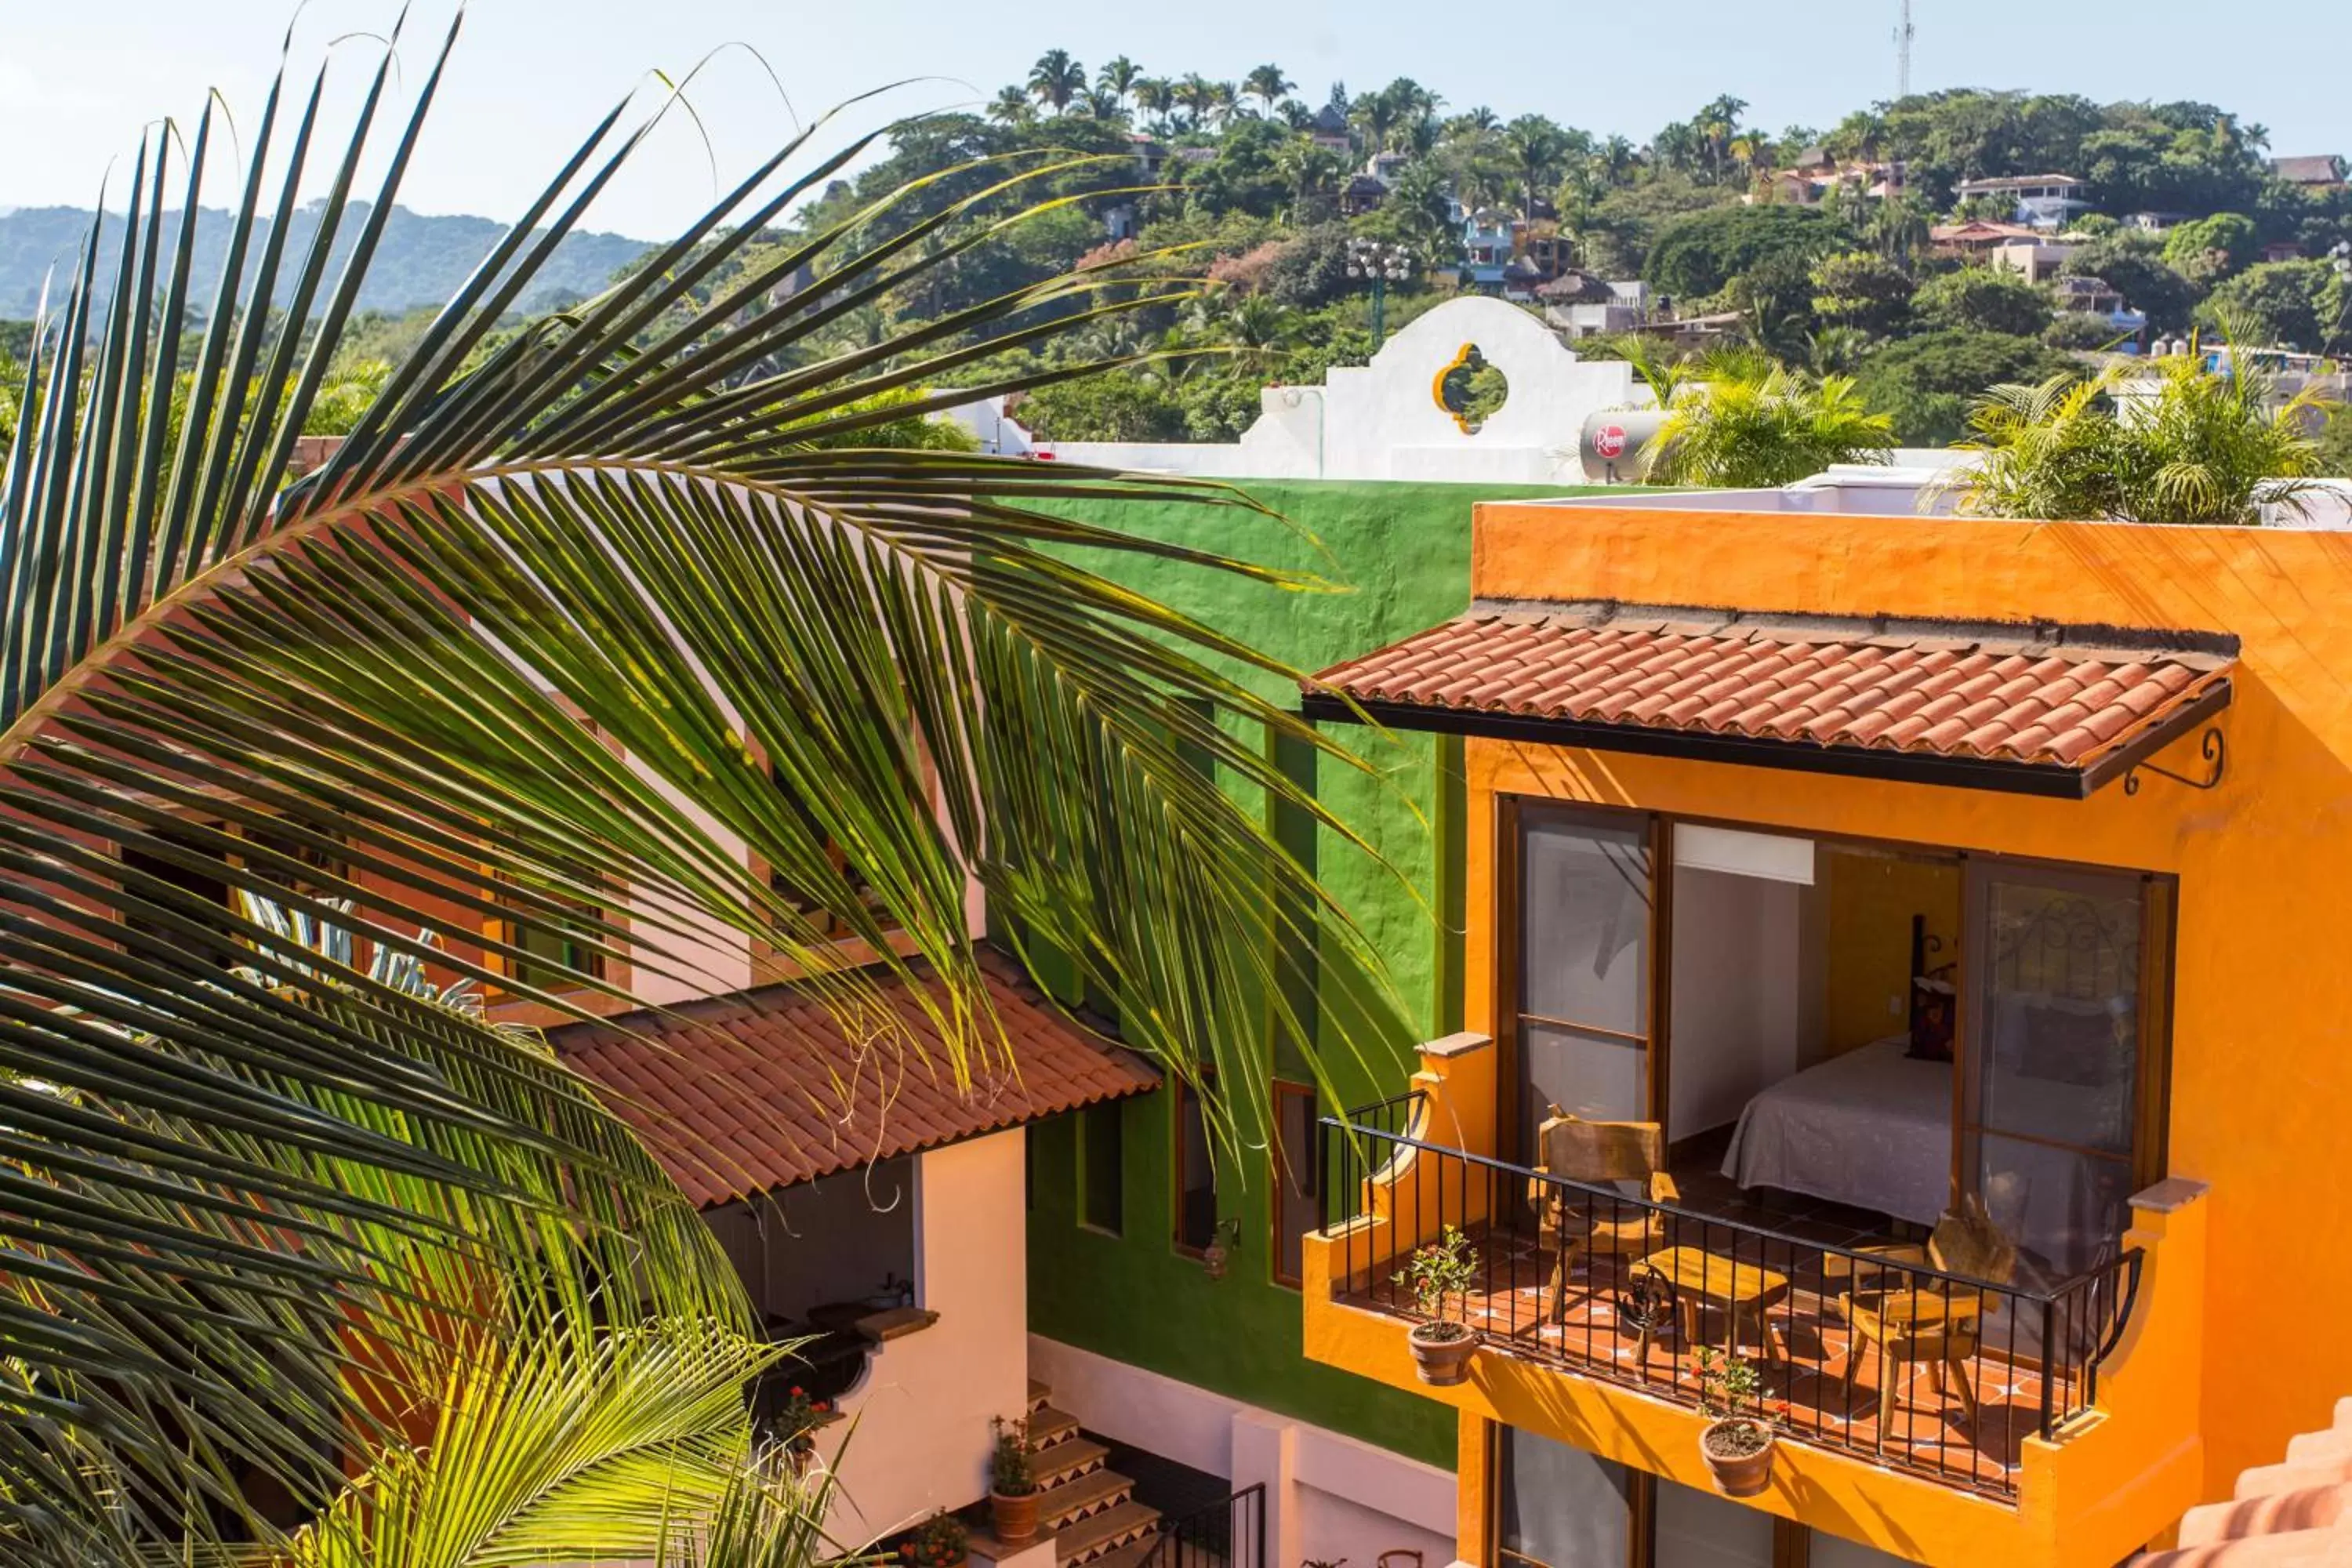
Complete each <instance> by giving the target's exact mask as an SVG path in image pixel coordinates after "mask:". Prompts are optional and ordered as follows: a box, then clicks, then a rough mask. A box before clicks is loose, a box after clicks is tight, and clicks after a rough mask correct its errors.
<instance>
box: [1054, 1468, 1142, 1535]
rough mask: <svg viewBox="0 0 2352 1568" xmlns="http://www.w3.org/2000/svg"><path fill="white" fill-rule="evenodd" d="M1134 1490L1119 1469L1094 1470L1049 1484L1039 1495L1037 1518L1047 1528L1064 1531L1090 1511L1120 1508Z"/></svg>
mask: <svg viewBox="0 0 2352 1568" xmlns="http://www.w3.org/2000/svg"><path fill="white" fill-rule="evenodd" d="M1134 1490H1135V1483H1134V1482H1133V1481H1131V1480H1129V1479H1127V1478H1126V1477H1125V1476H1122V1475H1120V1474H1119V1473H1118V1471H1117V1470H1095V1471H1093V1472H1091V1473H1089V1474H1087V1475H1083V1476H1078V1477H1076V1478H1075V1479H1071V1480H1066V1481H1064V1482H1063V1483H1062V1484H1061V1485H1060V1486H1058V1487H1049V1488H1047V1489H1045V1491H1042V1492H1040V1493H1038V1494H1037V1521H1038V1524H1039V1525H1040V1527H1041V1528H1043V1529H1045V1530H1061V1529H1063V1528H1065V1527H1066V1526H1068V1525H1070V1524H1073V1523H1076V1521H1079V1520H1081V1519H1084V1518H1085V1517H1086V1516H1087V1515H1088V1514H1090V1513H1100V1512H1101V1511H1102V1510H1105V1509H1107V1508H1117V1507H1118V1505H1119V1504H1120V1503H1123V1502H1125V1501H1126V1500H1128V1498H1129V1495H1130V1494H1132V1493H1133V1492H1134Z"/></svg>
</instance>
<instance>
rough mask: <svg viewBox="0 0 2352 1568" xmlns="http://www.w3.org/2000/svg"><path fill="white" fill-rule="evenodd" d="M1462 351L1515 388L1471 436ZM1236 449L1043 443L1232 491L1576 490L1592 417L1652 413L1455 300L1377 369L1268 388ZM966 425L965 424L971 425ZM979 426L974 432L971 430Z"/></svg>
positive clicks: (1611, 375) (1494, 307) (1588, 366)
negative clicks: (1376, 486) (1456, 385)
mask: <svg viewBox="0 0 2352 1568" xmlns="http://www.w3.org/2000/svg"><path fill="white" fill-rule="evenodd" d="M1465 344H1475V345H1476V346H1477V348H1478V351H1479V353H1481V354H1482V355H1483V356H1484V357H1485V359H1486V363H1488V364H1490V365H1492V366H1494V367H1495V368H1496V370H1499V371H1501V372H1502V374H1503V377H1504V379H1505V380H1506V381H1507V383H1508V384H1509V395H1508V396H1507V398H1506V399H1505V401H1504V403H1503V405H1502V406H1501V407H1500V408H1499V409H1497V410H1496V412H1495V414H1494V415H1493V416H1491V417H1490V418H1488V419H1487V421H1486V423H1485V424H1484V425H1483V426H1480V427H1479V429H1478V431H1477V432H1476V433H1475V435H1467V436H1465V435H1464V434H1463V433H1462V430H1461V428H1460V427H1459V426H1456V425H1455V424H1454V416H1452V415H1450V414H1448V413H1447V412H1446V411H1445V410H1444V408H1443V407H1441V406H1440V405H1439V404H1438V402H1437V397H1436V392H1435V387H1436V383H1437V379H1438V377H1439V376H1440V375H1441V374H1443V373H1444V370H1445V368H1446V367H1447V366H1448V365H1449V364H1451V363H1453V362H1454V356H1455V355H1456V354H1458V353H1460V352H1461V351H1462V348H1463V346H1464V345H1465ZM1649 401H1650V395H1649V391H1648V389H1647V388H1646V387H1643V386H1642V385H1641V384H1639V383H1638V382H1636V381H1635V380H1634V377H1633V369H1632V367H1631V366H1629V365H1626V364H1624V363H1622V362H1619V361H1614V360H1595V361H1590V362H1587V361H1584V360H1580V359H1579V358H1577V356H1576V354H1575V353H1573V352H1571V351H1570V349H1568V348H1567V347H1565V346H1564V345H1563V344H1562V343H1561V342H1560V341H1559V337H1558V336H1556V335H1555V334H1554V332H1553V331H1552V329H1551V328H1550V327H1549V326H1547V325H1546V324H1545V323H1544V321H1542V320H1541V319H1540V318H1538V317H1537V316H1535V315H1533V314H1531V313H1530V312H1528V311H1526V310H1521V309H1519V308H1518V307H1517V306H1516V305H1508V304H1505V303H1504V302H1503V301H1502V300H1491V299H1486V298H1471V299H1461V300H1448V301H1446V302H1445V303H1444V304H1443V305H1440V306H1438V307H1437V308H1436V309H1435V310H1429V311H1427V312H1425V313H1423V315H1421V316H1419V317H1416V318H1415V319H1414V320H1413V321H1412V323H1411V324H1409V325H1408V326H1406V327H1405V328H1404V329H1403V330H1402V331H1399V332H1398V333H1397V334H1396V336H1394V337H1392V338H1391V339H1390V340H1389V341H1388V342H1387V343H1386V344H1384V345H1383V346H1382V347H1381V352H1380V353H1377V354H1375V355H1373V356H1372V361H1371V363H1370V364H1368V365H1358V366H1346V367H1342V368H1339V369H1336V370H1333V371H1331V372H1330V373H1329V374H1328V378H1327V379H1326V381H1325V383H1324V384H1323V385H1321V386H1269V387H1266V388H1265V389H1264V390H1263V391H1261V392H1260V394H1259V409H1260V412H1259V414H1258V417H1257V421H1256V423H1255V424H1253V425H1252V426H1250V427H1249V428H1248V429H1247V430H1244V432H1242V437H1241V439H1240V440H1239V441H1235V442H1225V443H1214V442H1198V443H1193V442H1171V443H1167V444H1160V445H1153V444H1143V443H1134V442H1096V441H1061V442H1052V443H1041V447H1042V448H1044V449H1047V450H1050V451H1051V452H1052V454H1053V455H1054V457H1055V458H1057V459H1059V460H1061V461H1064V462H1071V463H1092V464H1098V465H1101V466H1103V467H1106V468H1133V469H1143V470H1150V471H1157V472H1163V473H1179V474H1201V475H1211V476H1215V477H1219V478H1224V479H1428V480H1449V481H1479V482H1485V483H1493V484H1553V483H1559V484H1580V483H1582V482H1583V480H1582V479H1581V477H1580V474H1581V470H1580V468H1579V467H1578V462H1577V454H1576V443H1577V436H1578V433H1579V432H1580V430H1582V429H1583V427H1584V420H1585V416H1587V415H1589V414H1592V413H1594V412H1596V411H1598V410H1600V409H1603V408H1617V407H1625V406H1631V405H1640V404H1646V403H1648V402H1649ZM958 417H959V418H962V417H964V416H963V415H962V413H961V411H959V412H958ZM977 418H978V416H975V417H974V419H968V420H966V423H968V424H973V425H974V427H975V428H978V427H979V426H978V424H977V423H976V420H977Z"/></svg>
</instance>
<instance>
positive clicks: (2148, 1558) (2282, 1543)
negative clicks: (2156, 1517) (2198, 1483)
mask: <svg viewBox="0 0 2352 1568" xmlns="http://www.w3.org/2000/svg"><path fill="white" fill-rule="evenodd" d="M2324 1563H2352V1398H2347V1399H2339V1400H2337V1401H2336V1420H2335V1424H2334V1425H2333V1426H2328V1427H2326V1428H2323V1429H2322V1430H2320V1431H2317V1432H2306V1433H2305V1434H2303V1435H2302V1436H2299V1437H2295V1438H2294V1439H2292V1440H2290V1441H2289V1442H2288V1444H2287V1446H2286V1462H2285V1463H2284V1464H2279V1465H2265V1466H2263V1467H2261V1468H2257V1469H2252V1470H2246V1471H2244V1472H2242V1473H2241V1474H2240V1475H2239V1477H2238V1487H2237V1493H2236V1495H2235V1496H2234V1497H2232V1498H2231V1500H2229V1501H2228V1502H2212V1503H2207V1504H2205V1505H2204V1506H2203V1507H2201V1508H2192V1509H2190V1510H2189V1512H2188V1514H2187V1516H2186V1517H2184V1518H2183V1519H2182V1520H2181V1521H2180V1539H2179V1545H2178V1546H2176V1547H2175V1548H2174V1549H2173V1550H2172V1551H2169V1552H2147V1553H2144V1554H2143V1555H2141V1556H2138V1557H2135V1558H2133V1559H2131V1561H2130V1563H2129V1564H2128V1565H2127V1568H2289V1565H2290V1564H2292V1565H2296V1568H2301V1565H2304V1564H2311V1565H2313V1568H2317V1565H2319V1564H2324Z"/></svg>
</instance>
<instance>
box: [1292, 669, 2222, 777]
mask: <svg viewBox="0 0 2352 1568" xmlns="http://www.w3.org/2000/svg"><path fill="white" fill-rule="evenodd" d="M1299 710H1300V712H1301V713H1303V714H1304V715H1305V716H1306V717H1307V718H1309V719H1313V720H1318V721H1339V722H1353V721H1357V720H1358V717H1359V713H1358V710H1361V715H1362V717H1364V718H1369V719H1370V720H1372V721H1375V722H1377V723H1381V724H1384V725H1386V726H1387V727H1389V728H1390V729H1392V730H1418V731H1427V732H1430V733H1433V734H1441V735H1474V736H1478V737H1481V738H1483V739H1486V740H1496V741H1525V742H1531V743H1534V744H1538V745H1546V746H1576V747H1580V748H1583V749H1585V750H1587V751H1595V752H1630V753H1633V754H1635V755H1640V756H1653V757H1680V758H1683V759H1685V760H1686V761H1691V762H1706V763H1735V764H1738V765H1739V766H1743V767H1752V768H1779V769H1782V770H1784V771H1790V772H1796V773H1832V774H1836V775H1839V776H1841V777H1846V778H1871V779H1885V780H1890V781H1892V782H1895V783H1898V784H1942V785H1946V786H1948V787H1950V788H1955V789H1978V790H1990V791H1994V792H1996V793H2000V794H2004V795H2039V796H2042V797H2043V798H2045V799H2054V800H2081V799H2084V797H2086V796H2087V795H2090V793H2091V791H2092V790H2093V789H2095V788H2096V787H2097V784H2098V783H2105V780H2106V778H2107V777H2109V776H2112V775H2111V774H2107V773H2102V774H2101V776H2100V778H2099V779H2098V781H2097V783H2094V782H2093V781H2092V779H2091V778H2090V776H2089V775H2087V774H2085V773H2084V772H2083V770H2081V769H2079V768H2071V767H2066V766H2064V765H2063V764H2061V763H2024V762H2013V761H2009V760H2006V759H2001V758H1989V757H1948V756H1944V755H1942V754H1940V753H1938V752H1897V751H1890V750H1885V749H1883V748H1874V747H1868V746H1824V745H1821V744H1819V743H1817V742H1811V741H1776V740H1769V739H1764V738H1761V737H1757V736H1750V735H1716V734H1709V733H1706V732H1705V731H1692V730H1664V729H1655V728H1652V727H1649V726H1646V725H1636V724H1609V723H1596V722H1591V721H1584V720H1577V719H1544V718H1536V717H1531V716H1529V715H1526V714H1519V713H1493V712H1488V711H1486V710H1483V709H1466V708H1427V707H1423V706H1421V705H1420V704H1417V703H1410V702H1360V703H1358V704H1355V705H1354V706H1350V705H1349V703H1348V702H1347V701H1346V700H1343V699H1340V698H1337V697H1333V696H1329V695H1328V694H1325V693H1321V692H1308V693H1307V695H1306V696H1305V697H1304V698H1303V699H1302V700H1301V701H1300V704H1299ZM2166 727H2167V728H2170V726H2169V725H2168V726H2166ZM2176 732H2177V731H2176Z"/></svg>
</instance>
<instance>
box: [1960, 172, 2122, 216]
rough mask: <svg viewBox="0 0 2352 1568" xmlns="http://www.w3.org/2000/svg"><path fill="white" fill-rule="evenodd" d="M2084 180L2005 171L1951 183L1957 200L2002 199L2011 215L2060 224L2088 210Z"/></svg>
mask: <svg viewBox="0 0 2352 1568" xmlns="http://www.w3.org/2000/svg"><path fill="white" fill-rule="evenodd" d="M2084 189H2085V185H2084V182H2083V181H2081V180H2078V179H2076V178H2074V175H2072V174H2005V175H2002V176H2000V178H1998V179H1990V180H1962V181H1961V182H1960V183H1959V184H1957V185H1955V186H1953V187H1952V191H1953V195H1956V196H1957V197H1958V199H1959V200H1961V201H1964V202H1965V201H1969V200H1970V199H1972V198H1975V197H1979V196H1981V197H1985V198H1987V199H1989V200H1992V201H1995V202H2006V203H2008V204H2009V205H2010V207H2011V216H2012V217H2013V218H2014V219H2015V220H2016V221H2017V222H2019V223H2021V224H2027V225H2030V226H2032V227H2034V228H2040V229H2053V228H2063V227H2065V226H2066V225H2067V223H2068V222H2069V221H2070V220H2072V219H2073V218H2074V216H2075V215H2077V214H2078V213H2086V212H2089V211H2090V210H2091V204H2090V202H2089V201H2087V200H2086V199H2084V195H2083V193H2084Z"/></svg>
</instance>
